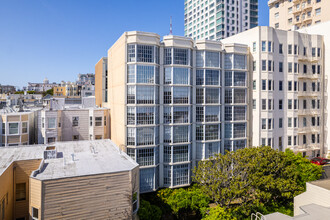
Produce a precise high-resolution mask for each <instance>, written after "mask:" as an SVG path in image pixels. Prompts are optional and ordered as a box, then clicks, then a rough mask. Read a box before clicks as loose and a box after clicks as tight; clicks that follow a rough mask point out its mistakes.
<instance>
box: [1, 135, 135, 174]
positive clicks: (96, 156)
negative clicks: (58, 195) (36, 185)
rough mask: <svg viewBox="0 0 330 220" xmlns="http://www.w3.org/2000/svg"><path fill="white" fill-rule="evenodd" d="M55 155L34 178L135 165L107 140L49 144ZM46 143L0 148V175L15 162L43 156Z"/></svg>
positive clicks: (120, 170)
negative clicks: (54, 150)
mask: <svg viewBox="0 0 330 220" xmlns="http://www.w3.org/2000/svg"><path fill="white" fill-rule="evenodd" d="M51 146H54V147H55V149H56V158H54V159H44V160H43V162H41V165H40V170H38V172H35V175H34V178H36V179H39V180H51V179H59V178H67V177H76V176H87V175H97V174H104V173H116V172H122V171H129V170H132V169H134V168H135V167H137V166H138V164H137V163H136V162H135V161H133V160H132V159H131V158H130V157H129V156H128V155H127V154H126V153H124V152H122V151H120V150H119V148H118V147H117V146H116V145H115V144H114V143H113V142H112V141H111V140H108V139H105V140H94V141H75V142H73V141H70V142H57V143H55V144H52V145H51ZM46 147H49V145H34V146H18V147H5V148H0V155H1V159H0V175H1V174H2V173H3V172H4V171H5V170H6V169H7V168H8V167H9V166H10V165H11V164H12V163H13V162H14V161H20V160H33V159H43V158H44V151H45V150H46Z"/></svg>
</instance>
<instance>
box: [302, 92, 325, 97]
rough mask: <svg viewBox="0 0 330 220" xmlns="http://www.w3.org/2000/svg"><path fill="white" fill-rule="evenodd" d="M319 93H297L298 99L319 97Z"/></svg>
mask: <svg viewBox="0 0 330 220" xmlns="http://www.w3.org/2000/svg"><path fill="white" fill-rule="evenodd" d="M320 96H321V92H313V91H299V92H298V97H320Z"/></svg>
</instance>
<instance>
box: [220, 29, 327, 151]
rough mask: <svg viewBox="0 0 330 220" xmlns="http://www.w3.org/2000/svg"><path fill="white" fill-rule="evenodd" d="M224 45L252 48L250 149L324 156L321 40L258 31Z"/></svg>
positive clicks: (270, 31)
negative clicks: (270, 148) (260, 148)
mask: <svg viewBox="0 0 330 220" xmlns="http://www.w3.org/2000/svg"><path fill="white" fill-rule="evenodd" d="M223 42H224V43H225V44H226V43H231V42H235V43H242V44H246V45H248V46H249V47H250V60H251V63H250V64H251V66H252V71H253V73H252V77H251V83H250V88H251V90H250V93H251V94H252V95H251V96H250V100H249V103H250V105H249V107H250V109H252V113H251V116H252V117H251V118H250V122H251V123H250V126H251V127H253V129H251V133H250V136H251V137H252V146H261V145H268V146H272V147H273V148H275V149H279V150H281V151H282V150H284V149H285V148H290V149H292V150H294V151H295V152H302V153H303V154H304V155H307V156H310V157H312V156H317V155H325V154H326V149H325V148H326V147H325V145H324V130H325V123H324V118H325V117H324V114H325V111H324V105H325V103H324V102H325V99H324V86H325V74H324V57H325V56H324V47H323V43H324V42H323V36H321V35H309V34H303V33H299V32H296V31H284V30H278V29H274V28H271V27H257V28H254V29H251V30H248V31H246V32H244V33H240V34H237V35H235V36H232V37H230V38H227V39H225V40H223Z"/></svg>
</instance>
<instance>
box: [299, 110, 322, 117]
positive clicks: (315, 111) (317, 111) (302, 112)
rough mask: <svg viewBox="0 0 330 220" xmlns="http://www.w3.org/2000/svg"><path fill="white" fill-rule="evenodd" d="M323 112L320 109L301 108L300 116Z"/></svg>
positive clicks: (315, 114)
mask: <svg viewBox="0 0 330 220" xmlns="http://www.w3.org/2000/svg"><path fill="white" fill-rule="evenodd" d="M320 114H321V110H320V109H299V110H298V116H307V115H309V116H317V115H320Z"/></svg>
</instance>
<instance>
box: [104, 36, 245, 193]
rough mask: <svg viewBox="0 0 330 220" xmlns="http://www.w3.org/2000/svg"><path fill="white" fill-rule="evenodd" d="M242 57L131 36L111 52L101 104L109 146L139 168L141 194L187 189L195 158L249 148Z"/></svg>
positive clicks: (222, 47)
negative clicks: (106, 111) (108, 129)
mask: <svg viewBox="0 0 330 220" xmlns="http://www.w3.org/2000/svg"><path fill="white" fill-rule="evenodd" d="M247 53H248V47H247V46H245V45H239V44H222V43H221V42H219V41H207V40H199V41H193V40H192V39H191V38H186V37H177V36H172V35H170V36H164V37H163V41H160V36H159V35H157V34H154V33H145V32H136V31H134V32H126V33H124V34H123V35H122V36H121V37H120V38H119V39H118V41H117V42H116V43H115V44H114V45H113V46H112V47H111V48H110V49H109V51H108V65H107V66H108V73H109V80H108V84H109V85H108V98H109V99H108V102H107V103H102V106H111V111H110V116H111V139H112V141H114V142H115V143H116V144H117V145H118V146H120V147H122V148H126V151H127V154H128V155H130V156H131V157H132V158H133V159H134V160H136V161H137V162H138V163H139V164H140V183H141V184H140V187H141V192H149V191H153V190H156V189H158V188H159V187H171V188H173V187H181V186H187V185H189V184H190V183H191V170H192V168H193V167H195V165H196V164H197V163H198V161H200V160H204V159H208V158H209V157H211V156H212V155H214V154H216V153H225V150H229V151H231V150H236V149H240V148H244V147H246V146H247V145H249V143H248V140H249V138H248V133H249V132H248V129H247V128H248V126H247V122H248V117H249V114H248V110H247V103H248V102H247V100H248V92H247V88H248V82H249V74H248V71H249V70H248V65H247V64H248V63H249V61H248V57H247ZM224 79H226V80H224ZM98 85H102V83H100V84H98Z"/></svg>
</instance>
